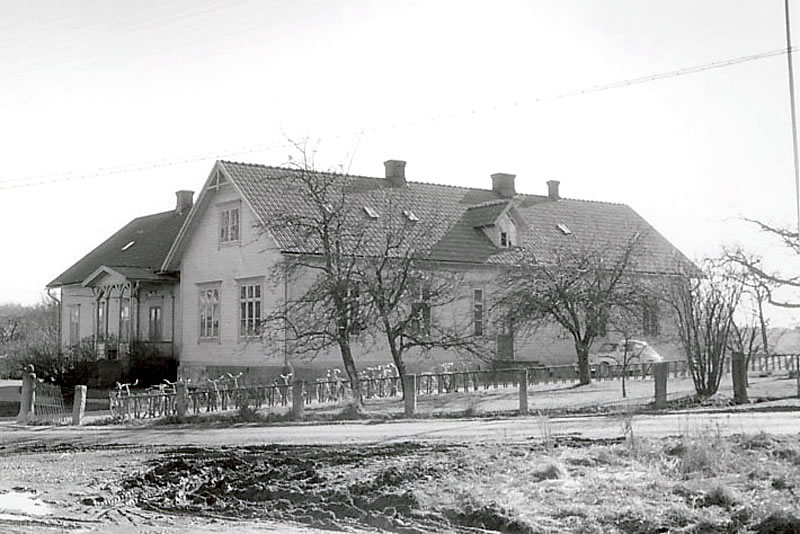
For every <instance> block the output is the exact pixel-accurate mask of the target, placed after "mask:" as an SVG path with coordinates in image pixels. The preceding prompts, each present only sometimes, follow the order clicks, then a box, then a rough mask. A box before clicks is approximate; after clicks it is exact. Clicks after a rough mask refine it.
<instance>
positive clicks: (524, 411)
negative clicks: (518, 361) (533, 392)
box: [519, 369, 528, 415]
mask: <svg viewBox="0 0 800 534" xmlns="http://www.w3.org/2000/svg"><path fill="white" fill-rule="evenodd" d="M519 414H520V415H528V370H527V369H522V370H521V371H520V372H519Z"/></svg>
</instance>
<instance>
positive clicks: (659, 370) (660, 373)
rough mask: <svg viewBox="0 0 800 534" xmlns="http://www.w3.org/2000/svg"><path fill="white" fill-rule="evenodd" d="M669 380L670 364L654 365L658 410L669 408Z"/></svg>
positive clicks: (660, 363)
mask: <svg viewBox="0 0 800 534" xmlns="http://www.w3.org/2000/svg"><path fill="white" fill-rule="evenodd" d="M668 378H669V362H659V363H656V364H654V365H653V381H654V382H655V388H656V410H661V409H663V408H666V407H667V379H668Z"/></svg>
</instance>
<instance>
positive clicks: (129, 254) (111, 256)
mask: <svg viewBox="0 0 800 534" xmlns="http://www.w3.org/2000/svg"><path fill="white" fill-rule="evenodd" d="M187 212H188V210H187V211H185V212H184V213H181V214H179V213H177V212H175V211H174V210H173V211H166V212H163V213H156V214H154V215H147V216H145V217H139V218H137V219H134V220H132V221H131V222H129V223H128V224H126V225H125V226H124V227H122V229H120V230H119V231H118V232H116V233H115V234H114V235H112V236H111V237H109V238H108V239H106V240H105V241H103V243H101V244H100V246H98V247H97V248H95V249H94V250H92V251H91V252H89V253H88V254H87V255H86V256H84V257H83V258H81V259H80V260H79V261H78V262H77V263H75V264H74V265H73V266H72V267H70V268H69V269H67V270H66V271H64V272H63V273H61V274H60V275H59V276H57V277H56V278H55V279H54V280H53V281H52V282H50V283H49V284H47V287H56V286H62V285H69V284H79V283H83V281H84V280H86V279H87V277H89V276H90V275H91V274H93V273H95V271H97V270H98V269H100V268H101V267H103V266H106V267H110V268H112V269H114V270H115V271H116V272H118V273H120V274H122V275H123V276H125V277H127V278H130V279H137V280H148V279H156V278H158V279H160V278H163V277H160V276H157V275H155V273H156V272H157V271H158V270H159V269H160V267H161V263H162V262H163V261H164V257H165V256H166V255H167V251H168V250H169V249H170V247H171V246H172V242H173V241H174V240H175V237H176V236H177V235H178V230H180V228H181V226H182V225H183V221H184V220H185V219H186V213H187ZM131 243H133V244H131ZM123 249H124V250H123ZM151 277H156V278H151Z"/></svg>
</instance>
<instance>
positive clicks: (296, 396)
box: [292, 380, 305, 421]
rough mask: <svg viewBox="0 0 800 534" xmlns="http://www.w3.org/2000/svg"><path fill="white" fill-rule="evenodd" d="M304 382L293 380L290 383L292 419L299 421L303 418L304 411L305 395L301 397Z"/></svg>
mask: <svg viewBox="0 0 800 534" xmlns="http://www.w3.org/2000/svg"><path fill="white" fill-rule="evenodd" d="M304 385H305V383H304V382H302V381H300V380H295V381H294V382H292V419H294V420H295V421H299V420H300V419H302V418H303V412H304V411H305V395H303V386H304Z"/></svg>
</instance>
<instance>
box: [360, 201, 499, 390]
mask: <svg viewBox="0 0 800 534" xmlns="http://www.w3.org/2000/svg"><path fill="white" fill-rule="evenodd" d="M372 202H373V205H374V206H375V207H376V209H377V210H378V212H380V214H381V215H380V219H379V221H378V224H377V225H376V227H377V231H376V232H375V234H376V237H375V242H374V243H372V245H373V246H372V247H370V252H369V253H368V254H366V255H365V256H364V257H363V259H362V261H361V262H360V263H359V268H360V273H361V276H360V278H359V281H360V288H361V290H362V292H363V295H364V296H365V297H366V299H367V302H368V305H369V309H370V310H372V311H373V312H374V313H373V319H372V321H371V322H370V324H369V326H370V328H371V329H374V330H375V331H376V332H377V333H378V334H380V335H382V337H384V338H385V340H386V342H387V344H388V346H389V351H390V353H391V355H392V360H393V362H394V364H395V366H396V367H397V370H398V373H399V374H400V376H405V375H406V364H405V361H404V356H405V355H406V354H407V353H408V352H409V351H411V350H414V349H418V350H420V351H421V352H422V353H425V352H428V351H430V350H433V349H443V350H450V351H453V352H456V353H459V354H468V355H473V356H478V357H484V354H485V347H484V346H483V344H482V343H481V339H480V338H476V337H475V336H474V335H473V333H472V332H471V330H470V326H471V323H470V322H469V321H468V317H467V314H466V313H459V312H458V311H454V310H457V309H458V304H459V303H461V302H462V301H465V300H466V296H465V294H464V292H463V291H461V288H462V286H463V280H464V276H463V273H462V272H460V271H456V270H447V269H444V268H442V267H441V266H439V265H436V264H435V262H434V261H433V260H432V259H431V257H430V246H431V245H430V244H432V243H433V242H435V239H434V238H433V237H434V235H433V234H434V230H435V225H436V220H437V218H436V217H430V214H429V215H428V217H427V220H419V218H418V217H417V216H416V214H414V213H413V211H410V210H409V209H408V208H406V209H405V210H404V209H402V206H401V205H400V204H399V203H398V202H396V201H395V199H394V198H393V197H392V195H391V194H389V195H384V196H382V197H381V198H375V196H374V195H373V201H372ZM446 310H451V312H452V313H450V314H446V313H445V311H446Z"/></svg>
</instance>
